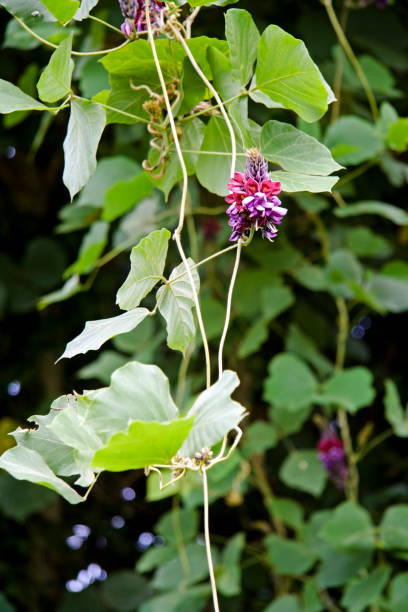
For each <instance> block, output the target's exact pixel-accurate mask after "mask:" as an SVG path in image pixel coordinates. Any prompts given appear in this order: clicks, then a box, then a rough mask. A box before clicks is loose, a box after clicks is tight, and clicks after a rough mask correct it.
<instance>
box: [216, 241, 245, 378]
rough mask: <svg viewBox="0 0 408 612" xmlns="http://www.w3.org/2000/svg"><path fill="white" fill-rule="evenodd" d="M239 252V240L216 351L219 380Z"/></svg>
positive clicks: (240, 245)
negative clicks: (222, 326) (223, 321)
mask: <svg viewBox="0 0 408 612" xmlns="http://www.w3.org/2000/svg"><path fill="white" fill-rule="evenodd" d="M241 250H242V242H241V240H239V242H238V246H237V252H236V255H235V264H234V269H233V271H232V276H231V281H230V285H229V289H228V297H227V310H226V313H225V323H224V329H223V330H222V336H221V340H220V346H219V349H218V377H219V378H221V376H222V372H223V362H222V355H223V351H224V344H225V339H226V337H227V332H228V327H229V322H230V318H231V304H232V293H233V291H234V285H235V279H236V278H237V273H238V268H239V262H240V259H241Z"/></svg>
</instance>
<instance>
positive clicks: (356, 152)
mask: <svg viewBox="0 0 408 612" xmlns="http://www.w3.org/2000/svg"><path fill="white" fill-rule="evenodd" d="M324 144H325V145H326V146H327V147H329V149H330V150H331V153H332V155H333V157H334V159H335V160H336V161H338V162H339V164H344V165H345V166H348V165H354V164H360V163H361V162H363V161H366V160H367V159H372V158H375V157H376V155H378V153H379V152H380V151H382V149H384V145H383V142H382V139H381V138H380V136H379V134H378V132H377V130H376V128H375V126H374V125H372V124H371V123H370V122H369V121H367V120H366V119H360V117H354V116H349V117H348V116H344V117H340V119H337V121H335V123H332V124H331V125H329V127H328V128H327V131H326V135H325V138H324Z"/></svg>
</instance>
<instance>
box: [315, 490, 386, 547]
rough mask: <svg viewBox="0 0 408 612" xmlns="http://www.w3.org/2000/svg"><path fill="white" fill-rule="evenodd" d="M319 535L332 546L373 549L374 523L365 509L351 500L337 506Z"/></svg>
mask: <svg viewBox="0 0 408 612" xmlns="http://www.w3.org/2000/svg"><path fill="white" fill-rule="evenodd" d="M320 536H321V537H322V538H323V539H324V540H325V541H326V542H327V543H328V544H330V545H331V546H333V548H339V549H346V550H347V549H368V550H370V549H373V548H374V547H375V539H374V525H373V524H372V522H371V518H370V515H369V513H368V512H367V510H365V509H364V508H362V507H361V506H359V505H358V504H356V503H355V502H352V501H346V502H343V503H342V504H340V505H339V506H337V508H336V509H335V511H334V512H333V514H332V516H331V517H330V518H329V519H328V521H327V522H326V523H325V525H324V527H323V529H322V530H321V532H320Z"/></svg>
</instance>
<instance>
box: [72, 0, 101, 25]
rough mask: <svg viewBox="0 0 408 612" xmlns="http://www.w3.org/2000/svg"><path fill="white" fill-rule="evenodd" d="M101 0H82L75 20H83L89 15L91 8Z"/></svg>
mask: <svg viewBox="0 0 408 612" xmlns="http://www.w3.org/2000/svg"><path fill="white" fill-rule="evenodd" d="M98 1H99V0H81V6H80V7H79V9H78V10H77V12H76V13H75V15H74V19H75V21H82V20H83V19H86V17H88V15H89V13H90V12H91V10H92V9H93V8H94V7H95V6H96V5H97V4H98Z"/></svg>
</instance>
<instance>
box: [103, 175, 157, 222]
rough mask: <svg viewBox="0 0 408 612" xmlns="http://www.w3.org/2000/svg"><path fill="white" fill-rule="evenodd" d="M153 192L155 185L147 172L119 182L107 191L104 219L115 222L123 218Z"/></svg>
mask: <svg viewBox="0 0 408 612" xmlns="http://www.w3.org/2000/svg"><path fill="white" fill-rule="evenodd" d="M152 191H153V185H152V182H151V180H150V177H149V175H148V174H147V172H140V174H137V175H136V176H135V177H134V178H132V179H130V180H127V181H119V182H118V183H116V184H115V185H113V186H112V187H110V188H109V189H108V190H107V191H106V194H105V201H104V204H103V211H102V219H105V220H106V221H113V220H114V219H117V217H121V216H122V215H123V214H124V213H126V212H127V211H128V210H130V209H131V208H133V206H134V205H135V204H137V202H140V200H143V199H144V198H146V197H147V196H148V195H150V194H151V193H152Z"/></svg>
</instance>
